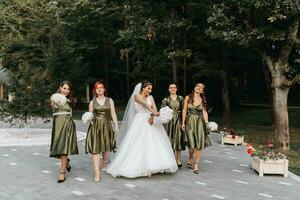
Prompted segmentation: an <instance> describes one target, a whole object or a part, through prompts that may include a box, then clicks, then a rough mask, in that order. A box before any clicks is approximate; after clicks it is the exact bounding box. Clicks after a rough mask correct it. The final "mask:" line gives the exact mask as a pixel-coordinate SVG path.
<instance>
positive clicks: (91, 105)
mask: <svg viewBox="0 0 300 200" xmlns="http://www.w3.org/2000/svg"><path fill="white" fill-rule="evenodd" d="M89 112H94V107H93V100H92V101H91V102H90V104H89Z"/></svg>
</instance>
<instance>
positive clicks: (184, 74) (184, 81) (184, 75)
mask: <svg viewBox="0 0 300 200" xmlns="http://www.w3.org/2000/svg"><path fill="white" fill-rule="evenodd" d="M186 82H187V57H186V56H184V58H183V94H184V95H185V94H186V84H187V83H186Z"/></svg>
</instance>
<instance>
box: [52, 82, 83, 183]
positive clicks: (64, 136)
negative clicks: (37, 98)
mask: <svg viewBox="0 0 300 200" xmlns="http://www.w3.org/2000/svg"><path fill="white" fill-rule="evenodd" d="M57 93H60V94H62V95H64V96H65V97H66V98H67V102H66V103H65V104H64V105H57V104H56V103H54V102H51V105H52V107H53V127H52V135H51V145H50V157H56V158H59V159H60V160H61V166H60V176H59V178H58V180H57V182H58V183H62V182H64V181H65V174H66V169H67V170H68V171H70V170H71V165H70V164H69V162H70V160H69V159H68V155H69V154H71V155H74V154H78V147H77V138H76V127H75V123H74V121H73V119H72V108H71V106H73V105H74V98H73V94H72V87H71V84H70V82H68V81H63V82H62V83H61V84H60V86H59V89H58V91H57Z"/></svg>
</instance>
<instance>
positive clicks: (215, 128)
mask: <svg viewBox="0 0 300 200" xmlns="http://www.w3.org/2000/svg"><path fill="white" fill-rule="evenodd" d="M207 128H208V130H209V131H218V124H217V123H216V122H208V124H207Z"/></svg>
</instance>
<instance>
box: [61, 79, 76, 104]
mask: <svg viewBox="0 0 300 200" xmlns="http://www.w3.org/2000/svg"><path fill="white" fill-rule="evenodd" d="M64 85H68V86H69V88H70V92H69V94H68V96H66V97H67V99H69V101H70V102H69V103H70V106H72V107H74V106H75V103H76V102H75V98H74V94H73V86H72V84H71V82H70V81H62V82H61V83H60V84H59V87H58V89H57V93H60V88H61V87H63V86H64Z"/></svg>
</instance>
